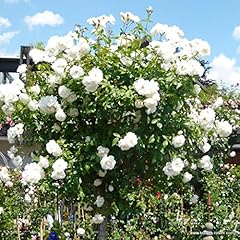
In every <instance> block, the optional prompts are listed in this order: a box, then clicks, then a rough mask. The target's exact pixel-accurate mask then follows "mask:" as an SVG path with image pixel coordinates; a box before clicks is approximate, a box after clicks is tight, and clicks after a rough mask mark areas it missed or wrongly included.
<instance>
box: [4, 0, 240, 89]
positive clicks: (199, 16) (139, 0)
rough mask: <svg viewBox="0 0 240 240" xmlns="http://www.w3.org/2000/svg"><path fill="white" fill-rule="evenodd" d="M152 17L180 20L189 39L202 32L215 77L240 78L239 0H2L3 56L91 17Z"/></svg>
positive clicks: (172, 21) (227, 80)
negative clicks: (124, 13)
mask: <svg viewBox="0 0 240 240" xmlns="http://www.w3.org/2000/svg"><path fill="white" fill-rule="evenodd" d="M150 5H151V6H152V7H153V9H154V13H153V22H154V23H156V22H160V23H164V24H169V25H173V24H174V25H178V26H179V27H181V28H182V29H183V31H184V32H185V36H186V37H187V38H188V39H194V38H202V39H204V40H206V41H208V42H209V44H210V46H211V56H210V57H209V59H208V60H209V61H210V62H211V65H212V67H213V69H212V74H211V77H212V78H214V79H216V80H218V81H219V82H221V81H223V82H225V83H226V84H227V85H231V84H236V83H240V16H239V9H240V1H239V0H228V1H224V0H201V1H194V0H181V1H179V0H0V57H4V56H15V55H18V54H19V48H20V46H21V45H32V44H35V43H37V42H44V43H45V42H46V41H47V39H48V38H49V37H50V36H52V35H64V34H66V33H67V32H68V31H70V30H72V29H73V27H74V25H75V24H81V25H84V26H88V25H87V23H86V20H87V19H88V18H89V17H94V16H99V15H102V14H106V15H109V14H112V15H113V16H114V17H115V18H116V20H117V23H116V26H115V28H116V29H117V28H118V27H120V26H121V25H120V24H121V23H120V17H119V13H120V12H121V11H131V12H133V13H134V14H136V15H138V16H139V17H141V18H144V17H145V9H146V8H147V7H148V6H150Z"/></svg>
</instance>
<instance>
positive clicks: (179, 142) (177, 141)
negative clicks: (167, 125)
mask: <svg viewBox="0 0 240 240" xmlns="http://www.w3.org/2000/svg"><path fill="white" fill-rule="evenodd" d="M184 143H185V137H184V135H178V136H176V137H174V138H173V140H172V144H173V146H174V147H175V148H180V147H182V146H183V145H184Z"/></svg>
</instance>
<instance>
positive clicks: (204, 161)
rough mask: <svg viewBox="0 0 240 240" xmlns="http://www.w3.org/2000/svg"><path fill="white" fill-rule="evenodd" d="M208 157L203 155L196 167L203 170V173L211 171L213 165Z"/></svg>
mask: <svg viewBox="0 0 240 240" xmlns="http://www.w3.org/2000/svg"><path fill="white" fill-rule="evenodd" d="M210 159H211V158H210V157H209V156H208V155H205V156H203V157H202V158H201V160H200V161H199V164H198V167H200V168H203V169H204V170H205V171H211V170H212V169H213V165H212V163H211V161H210Z"/></svg>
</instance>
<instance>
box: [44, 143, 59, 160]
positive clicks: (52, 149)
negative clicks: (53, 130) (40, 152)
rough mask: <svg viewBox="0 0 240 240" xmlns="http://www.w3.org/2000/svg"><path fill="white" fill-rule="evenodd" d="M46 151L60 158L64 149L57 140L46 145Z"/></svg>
mask: <svg viewBox="0 0 240 240" xmlns="http://www.w3.org/2000/svg"><path fill="white" fill-rule="evenodd" d="M46 150H47V152H48V153H49V154H52V155H53V156H55V157H59V156H61V155H62V149H61V148H60V146H59V145H58V144H57V143H56V141H55V140H50V141H49V142H48V143H47V144H46Z"/></svg>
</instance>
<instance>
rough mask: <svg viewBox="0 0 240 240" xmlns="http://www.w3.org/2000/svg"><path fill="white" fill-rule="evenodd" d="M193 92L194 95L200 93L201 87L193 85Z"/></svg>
mask: <svg viewBox="0 0 240 240" xmlns="http://www.w3.org/2000/svg"><path fill="white" fill-rule="evenodd" d="M194 92H195V94H196V95H198V94H199V93H200V92H201V87H200V86H199V85H198V84H194Z"/></svg>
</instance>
